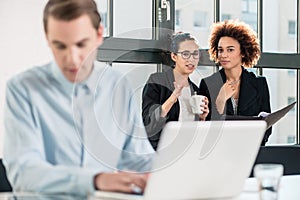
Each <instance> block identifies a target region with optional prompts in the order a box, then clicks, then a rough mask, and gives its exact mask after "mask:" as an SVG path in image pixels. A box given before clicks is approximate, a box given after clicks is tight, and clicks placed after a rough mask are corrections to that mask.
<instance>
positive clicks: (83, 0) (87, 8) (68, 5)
mask: <svg viewBox="0 0 300 200" xmlns="http://www.w3.org/2000/svg"><path fill="white" fill-rule="evenodd" d="M84 14H87V15H88V16H89V17H90V19H91V22H92V24H93V26H94V28H95V29H96V30H98V28H99V25H100V23H101V17H100V14H99V12H98V10H97V5H96V2H95V1H94V0H49V1H48V3H47V4H46V6H45V9H44V17H43V22H44V30H45V33H47V25H48V19H49V17H50V16H52V17H54V18H55V19H58V20H64V21H71V20H73V19H77V18H78V17H80V16H82V15H84Z"/></svg>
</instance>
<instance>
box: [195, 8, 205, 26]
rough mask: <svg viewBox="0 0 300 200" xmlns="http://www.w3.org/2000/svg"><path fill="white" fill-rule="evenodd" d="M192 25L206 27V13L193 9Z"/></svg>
mask: <svg viewBox="0 0 300 200" xmlns="http://www.w3.org/2000/svg"><path fill="white" fill-rule="evenodd" d="M194 27H199V28H206V27H207V13H206V12H203V11H194Z"/></svg>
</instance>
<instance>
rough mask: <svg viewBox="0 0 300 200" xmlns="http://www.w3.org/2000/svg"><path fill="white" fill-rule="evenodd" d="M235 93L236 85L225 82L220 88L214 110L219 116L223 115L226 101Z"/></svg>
mask: <svg viewBox="0 0 300 200" xmlns="http://www.w3.org/2000/svg"><path fill="white" fill-rule="evenodd" d="M236 91H237V88H236V84H231V82H229V81H226V83H224V85H223V86H222V87H221V89H220V91H219V94H218V96H217V99H216V108H217V111H218V112H219V114H223V112H224V108H225V104H226V101H227V100H228V99H229V98H230V97H232V96H233V95H234V94H235V93H236Z"/></svg>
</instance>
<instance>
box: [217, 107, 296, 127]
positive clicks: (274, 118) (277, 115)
mask: <svg viewBox="0 0 300 200" xmlns="http://www.w3.org/2000/svg"><path fill="white" fill-rule="evenodd" d="M296 103H297V102H296V101H295V102H293V103H291V104H289V105H287V106H286V107H284V108H282V109H280V110H277V111H276V112H273V113H269V114H267V116H241V115H223V116H222V117H221V119H223V120H265V121H266V122H267V129H268V128H270V127H271V126H273V124H275V123H276V122H278V121H279V120H280V119H281V118H282V117H284V116H285V115H286V114H287V113H288V112H289V111H290V110H291V109H292V108H293V107H294V106H295V104H296Z"/></svg>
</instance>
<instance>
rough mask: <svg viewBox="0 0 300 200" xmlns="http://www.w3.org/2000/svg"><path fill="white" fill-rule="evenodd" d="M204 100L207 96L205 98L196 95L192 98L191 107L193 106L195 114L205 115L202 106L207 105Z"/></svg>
mask: <svg viewBox="0 0 300 200" xmlns="http://www.w3.org/2000/svg"><path fill="white" fill-rule="evenodd" d="M204 99H205V96H203V95H197V94H195V95H193V96H191V98H190V106H191V108H192V112H193V113H194V114H198V115H201V114H202V113H203V111H202V108H201V105H204V104H205V102H204Z"/></svg>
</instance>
